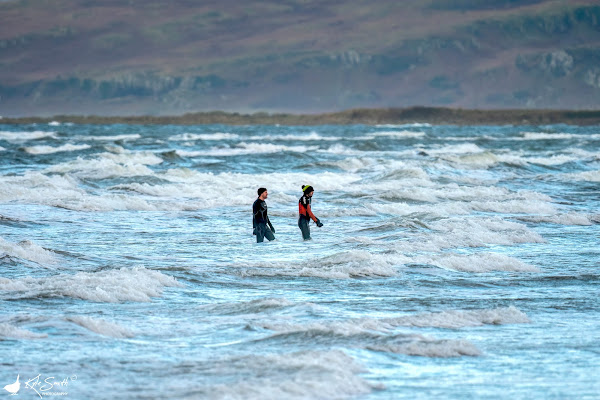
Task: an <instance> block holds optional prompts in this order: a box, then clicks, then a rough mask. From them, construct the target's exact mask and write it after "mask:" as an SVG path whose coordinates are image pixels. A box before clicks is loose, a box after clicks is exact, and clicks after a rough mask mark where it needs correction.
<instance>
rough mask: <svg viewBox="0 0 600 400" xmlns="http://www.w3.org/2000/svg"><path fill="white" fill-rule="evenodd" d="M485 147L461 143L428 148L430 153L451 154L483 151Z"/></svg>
mask: <svg viewBox="0 0 600 400" xmlns="http://www.w3.org/2000/svg"><path fill="white" fill-rule="evenodd" d="M483 152H484V149H482V148H481V147H479V146H477V145H476V144H474V143H461V144H456V145H452V146H443V147H441V148H434V149H427V153H428V154H434V155H441V156H448V155H451V154H469V153H483Z"/></svg>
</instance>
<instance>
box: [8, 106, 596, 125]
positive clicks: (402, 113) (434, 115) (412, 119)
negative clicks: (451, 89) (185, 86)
mask: <svg viewBox="0 0 600 400" xmlns="http://www.w3.org/2000/svg"><path fill="white" fill-rule="evenodd" d="M53 121H56V122H62V123H65V122H72V123H77V124H131V125H204V124H224V125H277V124H278V125H353V124H366V125H374V124H409V123H429V124H432V125H446V124H449V125H547V124H559V123H564V124H569V125H597V124H600V110H531V109H510V110H474V109H473V110H472V109H460V108H444V107H408V108H377V109H369V108H359V109H350V110H345V111H340V112H332V113H322V114H287V113H274V114H270V113H265V112H257V113H253V114H240V113H235V112H224V111H210V112H196V113H188V114H183V115H178V116H94V115H91V116H82V115H55V116H53V117H20V118H2V119H0V124H32V123H49V122H53Z"/></svg>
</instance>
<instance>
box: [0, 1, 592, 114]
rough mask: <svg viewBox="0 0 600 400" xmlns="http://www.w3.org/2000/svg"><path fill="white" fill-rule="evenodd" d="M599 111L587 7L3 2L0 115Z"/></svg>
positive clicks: (462, 3) (542, 3)
mask: <svg viewBox="0 0 600 400" xmlns="http://www.w3.org/2000/svg"><path fill="white" fill-rule="evenodd" d="M413 105H423V106H443V107H463V108H481V109H500V108H513V109H514V108H555V109H592V108H595V109H598V108H600V4H599V2H598V1H597V0H569V1H566V0H520V1H517V0H403V1H398V0H370V1H364V0H353V1H345V0H326V1H323V0H321V1H316V0H315V1H313V0H277V1H275V0H264V1H253V0H248V1H243V0H219V1H216V0H204V1H194V0H170V1H154V0H144V1H142V0H102V1H100V0H99V1H92V0H8V1H0V115H3V116H5V117H6V116H28V115H42V116H47V115H53V114H71V115H72V114H97V115H142V114H144V115H167V114H182V113H186V112H193V111H207V110H225V111H236V112H244V113H246V112H255V111H267V112H292V113H322V112H332V111H338V110H342V109H348V108H356V107H370V108H373V107H407V106H413Z"/></svg>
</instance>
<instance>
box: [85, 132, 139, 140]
mask: <svg viewBox="0 0 600 400" xmlns="http://www.w3.org/2000/svg"><path fill="white" fill-rule="evenodd" d="M141 137H142V136H141V135H139V134H137V133H134V134H128V135H109V136H83V137H82V139H83V140H96V141H101V142H117V141H128V140H137V139H140V138H141Z"/></svg>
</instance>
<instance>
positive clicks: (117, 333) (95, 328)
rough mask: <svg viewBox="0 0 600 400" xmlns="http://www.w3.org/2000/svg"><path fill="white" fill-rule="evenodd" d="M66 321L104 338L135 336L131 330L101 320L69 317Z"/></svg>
mask: <svg viewBox="0 0 600 400" xmlns="http://www.w3.org/2000/svg"><path fill="white" fill-rule="evenodd" d="M66 320H67V321H70V322H73V323H75V324H77V325H79V326H81V327H83V328H85V329H88V330H90V331H92V332H95V333H97V334H99V335H103V336H110V337H114V338H119V339H121V338H130V337H134V336H135V334H134V333H133V332H132V331H131V330H129V329H127V328H125V327H123V326H121V325H119V324H116V323H114V322H109V321H106V320H103V319H100V318H92V317H86V316H69V317H67V318H66Z"/></svg>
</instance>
